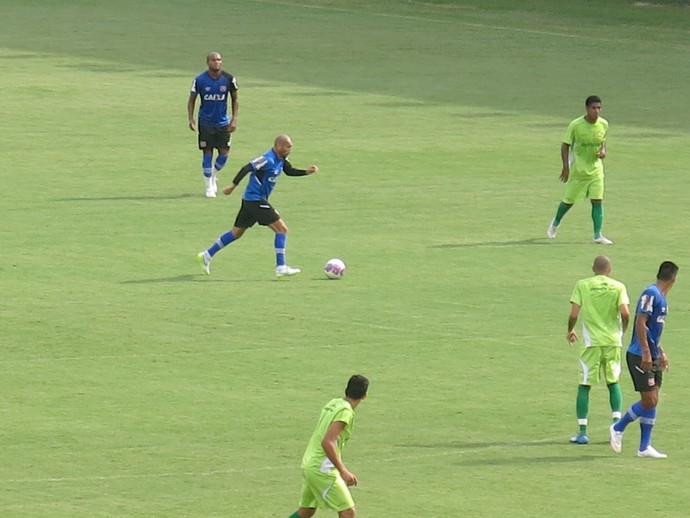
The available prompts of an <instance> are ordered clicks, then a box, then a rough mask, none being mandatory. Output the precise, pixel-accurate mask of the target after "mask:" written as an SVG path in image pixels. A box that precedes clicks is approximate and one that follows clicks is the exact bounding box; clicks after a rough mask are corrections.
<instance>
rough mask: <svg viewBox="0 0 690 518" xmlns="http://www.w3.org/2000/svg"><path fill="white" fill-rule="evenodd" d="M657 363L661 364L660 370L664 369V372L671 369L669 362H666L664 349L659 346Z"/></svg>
mask: <svg viewBox="0 0 690 518" xmlns="http://www.w3.org/2000/svg"><path fill="white" fill-rule="evenodd" d="M659 354H660V356H659V361H660V362H661V368H662V369H664V370H665V371H667V370H669V369H670V368H671V362H670V361H669V360H668V356H666V353H665V352H664V349H663V348H662V347H661V345H659Z"/></svg>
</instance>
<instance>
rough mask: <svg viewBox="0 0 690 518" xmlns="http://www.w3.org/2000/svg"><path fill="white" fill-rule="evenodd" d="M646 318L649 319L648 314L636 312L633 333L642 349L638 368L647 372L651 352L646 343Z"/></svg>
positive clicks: (650, 360) (649, 365) (650, 365)
mask: <svg viewBox="0 0 690 518" xmlns="http://www.w3.org/2000/svg"><path fill="white" fill-rule="evenodd" d="M647 320H649V315H647V314H645V313H638V314H637V316H636V317H635V333H636V334H637V337H638V338H639V340H640V348H641V349H642V363H641V364H640V368H641V369H642V370H643V371H644V372H649V370H650V369H651V368H652V353H651V352H650V350H649V343H647Z"/></svg>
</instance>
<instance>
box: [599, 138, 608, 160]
mask: <svg viewBox="0 0 690 518" xmlns="http://www.w3.org/2000/svg"><path fill="white" fill-rule="evenodd" d="M597 157H599V158H602V159H603V158H606V141H604V142H602V143H601V146H599V151H597Z"/></svg>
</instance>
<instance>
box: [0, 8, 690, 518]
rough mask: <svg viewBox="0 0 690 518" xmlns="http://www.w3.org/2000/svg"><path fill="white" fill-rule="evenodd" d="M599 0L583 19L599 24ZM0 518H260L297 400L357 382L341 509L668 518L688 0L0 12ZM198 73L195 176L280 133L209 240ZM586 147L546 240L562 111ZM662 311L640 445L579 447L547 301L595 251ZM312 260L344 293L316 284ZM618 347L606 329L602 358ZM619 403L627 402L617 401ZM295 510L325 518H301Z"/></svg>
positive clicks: (685, 461) (682, 385)
mask: <svg viewBox="0 0 690 518" xmlns="http://www.w3.org/2000/svg"><path fill="white" fill-rule="evenodd" d="M601 4H605V5H601ZM0 12H2V15H1V16H2V21H0V28H1V30H0V91H1V92H2V97H3V111H4V113H3V116H2V117H1V118H0V137H1V140H0V142H1V144H0V148H1V151H0V175H1V180H2V202H1V203H0V218H1V220H2V222H3V224H2V225H1V226H0V286H1V288H2V296H1V297H0V336H1V337H2V352H1V353H0V369H1V370H2V375H0V446H1V448H2V456H1V461H0V515H1V516H7V517H36V516H41V517H94V516H99V517H124V516H127V517H151V516H156V517H172V516H190V517H192V516H193V517H220V516H250V517H276V518H286V517H287V516H289V515H290V513H292V512H293V511H294V509H295V508H296V505H297V498H298V494H299V488H300V472H299V461H300V459H301V455H302V452H303V449H304V447H305V445H306V441H307V439H308V437H309V434H310V433H311V431H312V428H313V426H314V424H315V420H316V417H317V415H318V411H319V409H320V407H321V406H322V405H323V404H324V403H325V402H326V401H327V400H328V399H329V398H331V397H334V396H337V395H340V394H341V392H342V390H343V388H344V384H345V382H346V380H347V378H348V377H349V376H350V375H351V374H353V373H362V374H365V375H367V376H368V377H369V378H370V380H371V387H370V393H369V398H368V399H367V400H366V401H365V402H364V403H363V404H362V406H361V407H359V409H358V422H357V429H356V431H355V433H354V436H353V439H352V440H351V441H350V443H349V445H348V448H347V450H346V452H345V455H346V457H345V460H346V462H347V463H348V465H349V467H350V468H351V469H352V471H354V472H355V473H356V474H357V475H358V478H359V480H360V486H359V487H358V488H356V489H354V497H355V501H356V503H357V508H358V511H359V512H358V515H359V516H362V517H375V518H389V517H393V516H434V517H451V518H460V517H506V516H507V517H542V516H543V517H554V516H555V517H579V516H593V515H600V514H614V515H617V516H663V517H685V516H687V513H688V511H687V501H688V500H689V499H690V490H689V489H688V487H687V486H686V484H685V482H684V481H686V480H687V479H688V477H690V443H689V442H688V439H687V437H688V433H687V423H688V420H689V419H690V410H689V409H688V405H687V400H686V399H685V398H686V394H687V392H688V389H689V387H690V375H688V372H690V350H689V349H688V348H687V347H686V342H687V338H686V335H687V333H688V331H690V289H689V288H688V287H689V286H690V280H687V277H686V274H687V271H688V270H690V261H689V260H688V257H690V241H688V208H687V207H688V203H687V193H688V192H689V191H690V179H689V178H688V175H687V171H688V165H687V149H688V147H689V146H690V131H689V130H688V128H690V110H688V108H687V106H688V104H687V103H688V101H687V91H688V83H689V82H690V29H689V27H690V8H689V7H688V5H687V2H678V1H676V2H661V1H659V0H657V1H655V2H651V3H639V2H638V3H635V2H632V1H627V0H610V1H607V2H595V1H593V0H588V1H584V0H583V1H581V2H568V1H565V0H559V1H556V0H553V1H547V0H531V1H527V0H525V1H523V2H517V1H516V2H511V1H509V0H484V1H482V0H468V1H450V0H446V1H441V0H436V1H433V0H429V1H428V2H421V1H406V0H379V1H377V2H374V1H371V0H370V1H364V0H350V1H345V0H322V1H317V0H299V1H292V0H275V1H273V0H227V1H218V0H210V1H207V2H204V3H203V4H195V3H193V2H185V1H182V0H169V1H164V0H139V1H134V0H118V1H114V2H108V3H106V2H87V1H85V0H56V1H54V2H49V1H47V0H33V1H24V2H16V1H12V0H0ZM209 50H219V51H220V52H222V53H223V55H224V61H225V68H226V69H227V70H229V71H231V72H232V73H233V74H235V75H236V76H237V77H238V81H239V84H240V118H239V127H238V131H237V132H236V133H235V135H234V142H233V151H232V155H231V159H230V162H229V165H228V168H227V169H226V170H225V172H224V175H223V177H222V181H223V182H227V181H229V180H230V179H231V177H232V176H233V175H234V173H235V172H236V171H237V169H239V167H241V166H242V165H243V164H245V163H246V162H247V161H248V160H249V159H251V158H253V157H254V156H256V155H257V154H259V153H261V152H263V151H264V150H266V149H268V148H269V147H270V145H271V143H272V139H273V138H274V136H275V135H277V134H278V133H282V132H287V133H289V134H290V135H291V136H292V137H293V140H294V142H295V148H294V151H293V155H292V162H293V164H295V165H296V166H298V167H299V166H302V165H304V166H306V165H308V164H311V163H316V164H318V165H319V166H320V168H321V172H320V173H319V174H317V175H315V176H310V177H308V178H283V179H282V180H281V181H280V183H279V185H278V187H277V189H276V191H275V194H274V195H273V197H272V201H273V202H274V204H275V205H276V207H278V208H279V209H280V211H281V214H282V215H283V217H284V218H285V220H286V221H287V223H288V225H289V227H290V238H289V241H288V259H289V262H290V263H291V264H294V265H295V266H299V267H301V268H302V269H303V273H302V274H301V275H300V276H298V277H296V278H293V279H290V280H289V281H285V282H277V281H276V280H275V279H274V275H273V261H274V259H273V252H272V248H273V240H272V233H271V232H270V231H268V230H266V229H259V228H255V229H252V230H250V231H249V232H248V233H247V234H246V235H245V237H244V238H243V239H242V240H241V241H240V242H239V243H237V244H233V245H232V246H231V247H230V248H228V249H226V250H224V251H223V252H221V254H219V255H218V256H217V257H216V258H215V259H214V262H213V272H212V273H213V274H212V276H210V277H207V276H205V275H203V274H202V273H201V271H200V270H199V269H198V266H197V264H196V261H195V255H196V253H197V252H198V251H199V250H201V249H203V248H205V247H207V246H208V245H210V244H211V242H212V241H213V240H214V239H216V238H217V236H218V235H219V234H221V233H222V232H224V231H225V230H227V229H228V228H230V226H231V225H232V222H233V220H234V217H235V213H236V211H237V208H238V204H239V200H240V192H237V193H235V194H233V195H232V196H231V197H221V198H217V199H215V200H208V199H205V198H204V197H203V195H202V191H203V182H202V180H201V174H200V153H199V152H198V151H197V150H196V137H195V135H194V133H192V132H191V131H190V130H189V129H188V128H187V125H186V111H185V110H186V109H185V105H186V100H187V96H188V91H189V85H190V84H191V81H192V78H193V77H194V76H195V75H196V74H198V73H199V72H201V71H202V70H203V69H204V68H205V63H204V59H205V56H206V53H207V52H208V51H209ZM592 93H596V94H598V95H600V96H601V97H602V98H603V100H604V116H605V117H606V118H607V119H608V120H609V121H610V123H611V131H610V135H609V157H608V158H607V163H606V167H607V197H606V205H605V206H606V220H605V233H606V235H607V236H609V237H611V238H612V239H613V240H614V241H615V245H614V246H613V247H610V248H605V249H602V248H598V247H596V246H594V245H592V244H591V243H590V240H591V219H590V216H589V209H588V207H587V205H585V204H581V205H577V206H576V207H575V208H574V209H573V210H572V211H571V213H570V214H568V216H567V217H566V219H565V220H564V223H563V225H562V226H561V229H560V232H559V236H558V239H556V240H555V241H553V242H550V241H549V240H547V239H546V237H545V230H546V227H547V225H548V223H549V221H550V218H551V217H552V216H553V213H554V211H555V209H556V206H557V204H558V201H559V199H560V196H561V195H562V185H561V184H560V183H559V182H558V174H559V172H560V158H559V147H560V142H561V138H562V136H563V134H564V132H565V128H566V126H567V124H568V122H570V120H572V119H573V118H575V117H576V116H578V115H580V114H581V113H583V103H584V99H585V97H586V96H587V95H590V94H592ZM602 252H605V253H607V254H609V255H610V257H611V258H612V260H613V263H614V277H616V278H618V279H619V280H621V281H623V282H625V283H626V284H627V286H628V289H629V292H630V296H631V297H632V298H636V297H637V296H638V295H639V293H640V291H641V290H642V289H643V288H644V287H645V286H646V285H647V284H648V283H649V282H652V281H653V278H654V275H655V273H656V269H657V267H658V265H659V263H660V262H661V261H662V260H665V259H671V260H674V261H676V262H677V263H678V264H679V265H680V267H681V273H680V276H679V279H678V282H677V284H676V287H675V288H674V290H673V291H672V292H671V294H670V296H669V303H670V308H671V311H670V313H671V314H670V317H669V319H668V321H667V322H668V326H667V329H666V332H665V335H664V336H665V339H664V343H665V348H666V349H667V351H668V352H669V356H670V358H671V362H672V368H671V370H670V372H669V373H668V374H667V376H666V378H665V385H664V389H663V401H662V403H661V405H660V408H659V414H658V418H657V426H656V429H655V436H654V437H655V439H654V443H655V445H656V446H657V447H658V449H659V450H661V451H665V452H667V453H668V454H669V459H668V460H667V461H646V460H644V459H637V458H636V457H635V454H634V452H635V446H636V443H637V441H638V437H639V432H638V428H637V426H636V425H635V426H633V427H631V428H629V432H627V433H626V443H625V449H624V451H623V453H622V454H621V455H616V454H614V453H613V452H612V451H611V450H610V448H609V446H608V430H607V426H608V421H609V417H608V415H609V410H608V396H607V391H606V389H605V386H604V385H603V384H602V385H600V386H598V387H595V388H594V389H593V390H592V403H591V415H590V439H591V440H592V444H590V445H588V446H584V447H583V446H571V445H570V444H568V438H569V437H570V436H571V435H572V434H573V433H574V432H575V431H576V422H575V416H574V406H575V394H576V384H577V373H578V368H577V364H576V358H577V351H576V350H574V349H571V348H570V347H568V345H567V344H566V341H565V331H566V329H565V326H566V320H567V313H568V309H569V304H568V298H569V296H570V293H571V290H572V287H573V285H574V283H575V282H576V281H577V279H579V278H581V277H584V276H587V275H588V274H589V273H590V267H591V262H592V259H593V258H594V256H595V255H597V254H598V253H602ZM334 256H338V257H342V258H344V259H345V261H346V262H347V264H348V267H349V272H348V275H347V277H346V278H345V279H343V280H342V281H336V282H333V281H327V280H325V278H324V277H323V273H322V271H321V268H322V266H323V264H324V262H325V261H326V260H327V259H328V258H329V257H334ZM626 340H627V337H626ZM622 386H623V390H624V398H625V405H626V407H627V406H628V405H629V404H630V403H632V402H633V401H634V400H635V399H636V395H635V393H634V392H633V390H632V385H631V383H630V381H629V379H628V375H627V373H624V375H623V377H622ZM317 516H335V514H334V513H330V514H329V513H328V512H325V511H322V512H320V513H319V514H318V515H317Z"/></svg>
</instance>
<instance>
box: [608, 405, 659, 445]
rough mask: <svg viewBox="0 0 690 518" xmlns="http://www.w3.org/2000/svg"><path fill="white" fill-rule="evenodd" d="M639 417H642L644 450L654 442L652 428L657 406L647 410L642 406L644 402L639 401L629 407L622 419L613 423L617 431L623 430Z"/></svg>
mask: <svg viewBox="0 0 690 518" xmlns="http://www.w3.org/2000/svg"><path fill="white" fill-rule="evenodd" d="M638 418H639V419H640V451H644V450H646V449H647V447H648V446H649V444H650V443H651V442H652V429H653V428H654V423H655V422H656V408H650V409H648V410H645V409H644V408H642V403H641V402H640V401H638V402H637V403H635V404H634V405H632V406H631V407H630V408H628V411H627V412H626V413H625V414H623V417H622V418H621V420H620V421H618V422H617V423H616V424H614V425H613V429H614V430H616V431H617V432H622V431H624V430H625V427H626V426H628V425H629V424H630V423H632V422H633V421H635V420H636V419H638Z"/></svg>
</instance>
